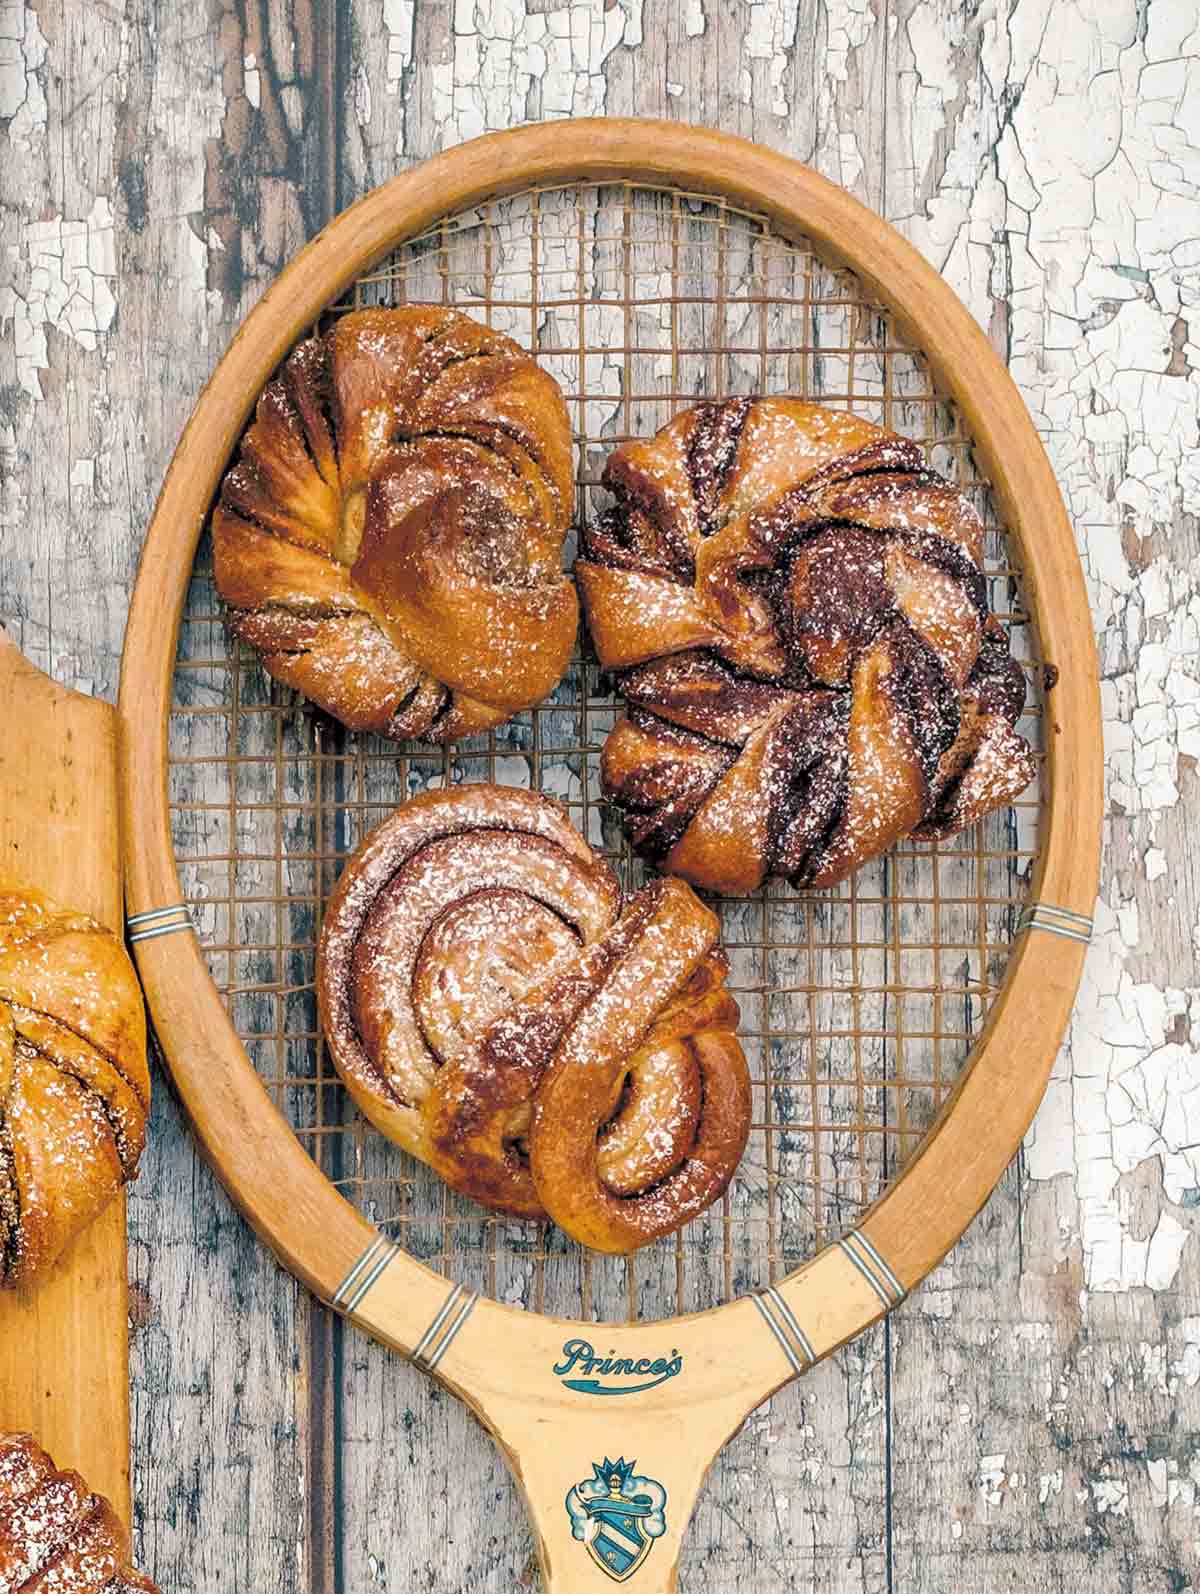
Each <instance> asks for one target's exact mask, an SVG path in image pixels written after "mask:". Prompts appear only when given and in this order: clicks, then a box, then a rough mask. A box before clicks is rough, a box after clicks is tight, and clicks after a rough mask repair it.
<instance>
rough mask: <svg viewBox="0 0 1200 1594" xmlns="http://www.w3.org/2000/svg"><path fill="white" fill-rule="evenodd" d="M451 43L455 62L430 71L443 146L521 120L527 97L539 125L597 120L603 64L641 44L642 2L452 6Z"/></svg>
mask: <svg viewBox="0 0 1200 1594" xmlns="http://www.w3.org/2000/svg"><path fill="white" fill-rule="evenodd" d="M453 39H454V54H453V59H452V60H451V61H449V62H447V63H445V64H444V65H441V66H435V67H434V69H433V72H432V80H433V115H434V121H435V123H436V127H437V140H436V142H437V143H438V144H440V145H441V146H442V147H445V146H447V145H450V144H456V143H459V142H460V141H461V140H463V139H467V138H475V137H477V136H478V135H479V134H481V133H486V132H492V131H494V130H496V129H498V128H504V127H512V126H515V125H517V124H519V123H521V122H525V121H527V120H528V119H529V115H530V103H531V101H530V96H531V91H532V92H534V93H535V94H537V95H540V98H541V109H540V115H541V117H542V118H543V119H546V120H550V119H553V118H554V117H560V116H600V115H603V113H604V108H605V97H606V94H607V83H606V80H605V77H604V71H603V68H604V63H605V62H606V61H607V60H608V58H609V56H610V55H611V54H612V52H613V51H614V50H615V49H617V48H618V46H620V45H626V46H629V47H633V46H636V45H638V44H640V43H641V40H642V0H618V4H617V5H615V6H613V8H612V9H611V10H604V9H602V8H601V7H599V6H597V5H595V4H592V3H591V0H574V3H573V4H572V3H566V4H562V5H558V6H553V7H551V9H549V10H544V11H543V10H538V11H533V10H530V9H529V8H528V6H527V4H526V0H455V6H454V34H453ZM409 50H410V52H411V41H410V44H409ZM390 61H391V55H390V53H389V63H390ZM388 70H389V82H391V81H392V76H391V66H390V64H389V69H388ZM398 153H403V150H402V149H401V150H399V151H398Z"/></svg>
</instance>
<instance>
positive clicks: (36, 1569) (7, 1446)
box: [0, 1433, 158, 1594]
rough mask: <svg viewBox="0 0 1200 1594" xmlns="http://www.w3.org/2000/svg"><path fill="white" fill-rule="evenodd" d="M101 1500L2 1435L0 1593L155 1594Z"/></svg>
mask: <svg viewBox="0 0 1200 1594" xmlns="http://www.w3.org/2000/svg"><path fill="white" fill-rule="evenodd" d="M125 1543H126V1539H125V1532H124V1530H123V1528H122V1527H121V1524H120V1522H119V1521H118V1519H117V1515H116V1512H115V1511H114V1510H113V1508H112V1506H111V1505H110V1504H109V1503H108V1501H107V1500H106V1499H105V1498H104V1496H103V1495H99V1494H93V1493H92V1491H91V1490H90V1489H89V1488H88V1486H87V1484H86V1483H85V1482H84V1480H83V1479H82V1478H81V1477H80V1476H79V1474H78V1473H77V1472H60V1471H59V1470H58V1469H57V1468H56V1467H55V1465H54V1462H53V1461H52V1460H51V1459H50V1457H49V1456H48V1455H47V1454H46V1452H45V1451H44V1450H43V1449H42V1448H41V1446H40V1445H39V1444H38V1443H37V1441H36V1440H35V1439H34V1438H33V1437H32V1436H31V1435H30V1434H26V1433H18V1434H7V1435H0V1594H84V1591H85V1590H86V1591H87V1594H158V1590H157V1587H156V1585H155V1584H154V1583H152V1582H151V1581H150V1579H149V1578H148V1577H143V1576H142V1574H141V1573H140V1572H136V1571H134V1569H133V1567H131V1566H130V1565H129V1562H128V1560H127V1559H126V1556H125Z"/></svg>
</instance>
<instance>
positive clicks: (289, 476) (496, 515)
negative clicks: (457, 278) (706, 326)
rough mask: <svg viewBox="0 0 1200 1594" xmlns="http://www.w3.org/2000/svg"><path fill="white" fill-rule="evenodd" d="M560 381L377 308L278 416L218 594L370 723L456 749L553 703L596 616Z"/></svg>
mask: <svg viewBox="0 0 1200 1594" xmlns="http://www.w3.org/2000/svg"><path fill="white" fill-rule="evenodd" d="M573 508H574V478H573V475H572V456H571V428H570V424H569V422H568V419H567V411H566V405H565V404H564V402H563V398H562V394H561V393H560V391H559V389H558V385H557V383H556V382H555V381H554V379H553V377H551V376H550V375H549V373H548V372H546V371H543V370H542V369H541V367H540V366H539V365H538V364H537V363H536V361H535V360H533V359H531V358H530V356H529V355H528V354H526V353H525V352H524V350H523V349H521V348H520V347H519V345H518V344H516V343H514V342H513V341H512V339H511V338H506V337H504V336H503V335H502V334H500V333H499V332H493V331H491V330H489V328H487V327H485V326H481V325H480V324H479V323H478V322H476V321H472V320H471V319H470V318H469V317H467V316H464V315H459V314H458V313H457V311H454V310H446V309H440V308H433V309H429V308H423V307H410V308H405V309H398V310H358V311H353V312H351V313H350V314H348V315H344V316H341V317H339V318H338V319H337V320H336V321H335V322H334V323H333V324H332V326H331V327H330V328H329V330H328V331H327V332H326V333H324V334H323V336H321V337H318V338H313V339H310V340H309V341H308V342H307V343H302V344H301V345H300V346H299V347H298V348H297V349H296V350H295V351H294V352H293V353H292V355H291V356H290V357H289V358H288V360H287V361H286V362H285V363H284V365H283V367H282V369H281V370H280V372H279V374H278V375H277V376H276V377H275V379H274V380H273V381H272V382H271V383H270V384H269V385H268V386H267V387H266V389H265V390H264V392H263V394H262V397H261V398H260V399H259V401H258V409H257V411H256V414H255V418H254V422H253V424H252V425H251V426H250V428H249V430H248V431H247V432H246V435H245V436H244V437H243V439H242V445H241V452H240V455H239V457H238V460H237V463H236V464H235V465H234V466H233V467H232V469H231V470H230V471H229V472H228V473H227V475H226V477H225V480H224V482H223V483H222V487H221V500H220V503H219V505H218V507H217V509H216V512H215V513H214V515H213V553H214V561H215V569H216V579H217V586H218V588H219V590H220V593H221V596H222V597H223V598H224V599H225V601H226V603H227V604H228V605H229V606H230V608H231V609H232V611H233V629H234V632H235V633H236V635H237V636H239V637H240V638H241V639H242V640H243V641H245V642H248V643H249V644H250V645H251V646H253V647H255V648H257V649H258V651H259V653H260V655H261V657H262V660H263V663H264V664H265V665H266V667H267V669H268V670H269V671H270V672H271V674H272V675H273V676H275V677H276V679H278V680H280V681H283V682H284V683H286V684H287V685H288V686H294V687H296V688H297V689H298V690H299V691H301V692H303V693H305V694H306V696H308V697H310V698H311V699H312V700H313V702H314V703H317V704H318V705H319V706H320V707H321V708H323V709H325V710H326V711H327V712H328V713H330V714H332V715H334V716H335V717H336V718H337V719H339V720H341V721H342V722H343V724H345V725H348V726H349V727H350V728H351V729H352V730H361V731H375V732H378V734H379V735H381V736H390V737H393V738H395V739H397V740H401V739H403V738H405V737H422V738H425V739H426V740H431V741H439V742H446V741H451V740H453V739H455V738H457V737H462V736H470V735H472V734H474V733H475V732H477V731H484V730H487V729H488V728H489V727H490V726H493V725H499V724H500V723H501V722H502V721H504V720H506V719H508V718H509V717H510V716H511V715H512V714H514V713H516V712H517V710H518V709H522V708H528V707H530V706H531V705H532V704H534V703H538V702H540V701H541V700H542V698H544V697H546V696H547V695H548V694H549V693H550V692H551V691H552V690H553V689H554V687H555V686H556V685H557V684H558V682H559V680H560V679H561V677H562V674H563V671H564V670H565V669H566V666H567V661H568V659H569V658H570V654H571V648H572V645H573V643H574V640H575V631H576V626H577V622H578V606H577V603H576V599H575V592H574V588H573V587H572V586H571V583H570V582H569V581H568V580H567V579H566V578H565V576H564V575H563V572H562V568H561V562H562V545H563V537H564V535H565V533H566V528H567V525H568V523H569V522H570V519H571V515H572V512H573Z"/></svg>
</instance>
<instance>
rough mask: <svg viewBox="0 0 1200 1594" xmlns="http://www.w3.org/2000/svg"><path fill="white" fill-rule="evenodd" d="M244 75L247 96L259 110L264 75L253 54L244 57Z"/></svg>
mask: <svg viewBox="0 0 1200 1594" xmlns="http://www.w3.org/2000/svg"><path fill="white" fill-rule="evenodd" d="M242 76H243V80H244V82H245V85H246V98H247V99H248V100H249V101H250V104H251V105H252V106H253V107H254V109H255V110H256V111H257V110H258V108H259V107H260V106H261V104H262V77H261V75H260V74H259V70H258V61H257V58H256V57H255V56H254V55H253V53H252V54H250V55H246V56H244V57H243V58H242Z"/></svg>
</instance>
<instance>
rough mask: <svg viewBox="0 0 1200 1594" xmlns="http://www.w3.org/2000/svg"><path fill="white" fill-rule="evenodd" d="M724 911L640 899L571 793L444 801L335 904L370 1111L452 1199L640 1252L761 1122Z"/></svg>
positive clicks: (329, 970)
mask: <svg viewBox="0 0 1200 1594" xmlns="http://www.w3.org/2000/svg"><path fill="white" fill-rule="evenodd" d="M726 972H727V964H726V961H725V958H724V955H723V954H722V952H721V950H720V946H719V944H718V927H717V920H716V917H715V915H714V914H712V913H711V912H710V911H709V910H708V909H707V908H706V907H704V906H703V904H702V903H701V902H700V901H699V899H698V898H697V897H696V896H695V895H694V894H693V892H692V891H691V890H690V889H689V888H688V887H687V886H686V885H684V884H683V883H682V881H679V880H656V881H653V882H652V883H651V884H650V885H648V886H646V887H645V888H644V889H643V890H642V891H640V892H638V894H637V895H636V896H635V897H634V898H633V899H632V900H631V901H630V902H628V903H623V902H622V898H621V892H620V888H619V887H618V885H617V882H616V879H615V877H614V876H613V874H612V872H611V870H610V869H609V868H608V866H607V864H606V863H605V862H604V861H603V859H601V858H599V857H597V855H596V854H595V853H594V852H593V851H592V849H591V848H590V847H589V846H588V844H587V842H586V841H584V839H583V838H582V836H580V835H579V834H578V833H577V832H576V831H575V830H574V829H573V828H572V826H571V825H570V823H569V822H568V820H567V818H566V816H565V815H564V813H563V811H562V810H561V809H560V808H559V807H558V805H557V804H555V803H553V802H550V801H549V800H548V799H546V798H544V797H539V796H537V795H536V794H534V793H531V792H527V791H521V790H517V789H514V788H510V787H500V786H485V785H479V786H462V787H459V788H457V789H455V790H452V791H440V792H429V793H426V794H425V795H423V796H421V797H417V798H414V799H413V800H412V801H411V802H408V803H405V804H404V805H403V807H401V808H399V809H397V811H396V812H395V813H394V814H393V815H392V816H391V817H390V818H389V819H386V820H384V822H383V823H382V824H381V825H378V826H377V827H376V829H375V830H374V831H373V832H372V833H371V835H370V836H368V837H367V839H366V841H365V842H364V843H363V845H362V847H361V848H360V849H359V851H358V852H357V853H356V854H355V856H354V858H353V859H352V860H351V861H350V863H349V864H348V865H347V866H346V869H345V871H344V873H343V874H342V877H341V879H340V880H339V881H338V884H337V888H336V889H335V891H334V893H333V896H332V897H331V899H330V903H329V907H328V909H327V911H326V915H325V921H324V927H323V931H322V937H321V944H320V949H319V953H318V967H317V990H318V995H319V999H320V1006H321V1020H322V1024H323V1027H324V1030H325V1036H326V1039H327V1041H328V1043H329V1047H330V1052H331V1054H332V1056H333V1060H334V1063H335V1065H336V1067H337V1069H338V1072H339V1073H340V1074H341V1076H342V1079H343V1080H344V1081H345V1083H346V1085H347V1086H348V1088H349V1090H350V1092H351V1094H352V1095H353V1097H354V1099H355V1101H356V1102H357V1103H358V1105H359V1107H360V1108H361V1109H362V1111H363V1112H364V1113H365V1114H366V1115H367V1117H368V1118H370V1119H371V1121H372V1122H373V1123H374V1124H375V1125H376V1126H377V1127H378V1128H379V1129H381V1130H382V1131H383V1132H384V1134H386V1135H388V1136H390V1137H391V1138H392V1139H393V1140H395V1141H397V1142H398V1143H399V1144H400V1145H402V1146H404V1147H405V1148H406V1149H407V1150H408V1151H410V1152H412V1153H413V1154H414V1155H415V1156H418V1157H421V1158H422V1159H423V1160H424V1161H426V1162H428V1163H429V1164H430V1165H431V1166H432V1167H433V1168H435V1169H436V1170H437V1172H438V1173H439V1174H440V1175H441V1176H442V1178H443V1179H445V1180H446V1182H447V1183H448V1184H450V1185H451V1186H452V1187H453V1188H454V1189H456V1190H459V1191H461V1192H462V1193H463V1194H465V1195H469V1196H472V1197H473V1198H474V1199H475V1200H477V1201H480V1202H482V1203H483V1204H484V1205H485V1206H489V1207H492V1208H494V1209H495V1210H496V1211H500V1212H507V1213H512V1214H514V1215H516V1216H519V1217H525V1218H535V1219H536V1218H545V1217H547V1216H549V1217H550V1218H552V1219H553V1220H554V1221H555V1222H556V1223H558V1224H559V1226H560V1227H561V1228H563V1229H565V1230H566V1231H567V1233H568V1234H570V1235H572V1236H573V1237H574V1238H575V1239H577V1240H579V1241H581V1242H582V1243H583V1244H585V1245H590V1246H592V1247H594V1248H595V1249H597V1250H602V1251H628V1250H632V1249H634V1248H635V1247H636V1246H639V1245H643V1244H645V1243H646V1242H647V1241H649V1240H652V1239H654V1238H655V1237H656V1236H657V1235H660V1234H665V1233H667V1232H669V1231H671V1230H673V1229H676V1228H678V1227H679V1226H680V1225H681V1224H682V1223H684V1222H686V1221H687V1220H688V1219H689V1218H691V1217H693V1216H695V1214H696V1213H698V1212H701V1211H703V1210H704V1208H705V1207H707V1206H709V1205H710V1204H711V1203H712V1202H713V1201H715V1200H716V1199H717V1198H718V1196H720V1195H721V1193H722V1192H723V1191H724V1190H725V1188H726V1186H727V1185H728V1183H729V1180H730V1179H731V1178H732V1176H733V1172H734V1170H735V1168H736V1167H737V1163H738V1160H739V1158H740V1157H741V1154H742V1151H743V1149H744V1148H745V1144H746V1137H747V1134H748V1132H749V1124H750V1086H749V1076H748V1073H747V1069H746V1060H745V1057H744V1056H743V1053H742V1049H741V1047H740V1046H739V1044H738V1042H737V1039H736V1037H735V1034H734V1031H735V1029H736V1026H737V1021H738V1009H737V1004H736V1002H735V1001H734V1000H733V998H732V997H731V996H730V995H729V993H728V991H727V990H726V989H725V984H724V981H725V975H726Z"/></svg>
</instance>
